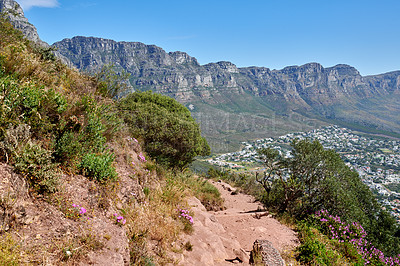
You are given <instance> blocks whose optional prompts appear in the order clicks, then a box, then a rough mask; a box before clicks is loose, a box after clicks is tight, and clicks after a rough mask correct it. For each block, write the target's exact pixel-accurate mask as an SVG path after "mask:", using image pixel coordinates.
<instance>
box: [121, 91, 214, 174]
mask: <svg viewBox="0 0 400 266" xmlns="http://www.w3.org/2000/svg"><path fill="white" fill-rule="evenodd" d="M118 107H119V110H120V114H121V116H122V118H123V119H124V121H125V122H126V123H127V124H128V126H129V128H130V130H131V133H132V135H133V136H135V137H140V138H142V139H143V140H144V147H145V150H146V152H147V153H148V154H149V155H150V156H151V157H152V158H155V159H156V160H157V161H158V162H159V163H162V164H164V165H167V166H170V167H177V168H184V167H186V166H187V165H188V164H189V163H191V162H192V161H193V160H194V158H195V157H196V156H205V155H209V154H210V147H209V146H208V144H207V141H206V139H205V138H203V137H202V136H201V132H200V127H199V125H198V124H197V123H196V121H195V120H194V119H193V118H192V116H191V114H190V111H189V110H188V109H187V108H186V107H185V106H183V105H181V104H180V103H178V102H177V101H176V100H174V99H172V98H170V97H167V96H162V95H160V94H156V93H152V92H134V93H132V94H130V95H128V96H127V97H126V98H123V99H121V100H120V102H119V103H118Z"/></svg>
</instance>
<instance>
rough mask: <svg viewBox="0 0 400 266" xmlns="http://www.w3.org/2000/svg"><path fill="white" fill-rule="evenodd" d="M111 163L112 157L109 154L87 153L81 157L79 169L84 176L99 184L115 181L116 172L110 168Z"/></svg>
mask: <svg viewBox="0 0 400 266" xmlns="http://www.w3.org/2000/svg"><path fill="white" fill-rule="evenodd" d="M113 161H114V155H113V154H111V153H105V154H100V155H98V154H95V153H88V154H86V155H84V156H83V159H82V162H81V164H80V165H79V168H80V169H81V171H82V173H83V174H84V175H85V176H88V177H92V178H95V179H96V180H98V181H100V182H106V181H108V180H116V178H117V172H116V171H115V168H114V167H112V163H113Z"/></svg>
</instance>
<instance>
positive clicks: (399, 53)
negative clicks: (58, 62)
mask: <svg viewBox="0 0 400 266" xmlns="http://www.w3.org/2000/svg"><path fill="white" fill-rule="evenodd" d="M17 2H19V3H20V4H21V5H22V6H23V8H24V11H25V16H26V17H27V18H28V19H29V21H30V22H31V23H33V24H34V25H35V26H36V27H37V28H38V32H39V35H40V37H41V38H42V39H43V40H44V41H46V42H48V43H49V44H52V43H54V42H56V41H59V40H62V39H64V38H72V37H73V36H77V35H81V36H95V37H102V38H109V39H114V40H117V41H137V42H143V43H145V44H155V45H157V46H160V47H161V48H163V49H164V50H166V51H167V52H171V51H183V52H187V53H188V54H189V55H191V56H194V57H196V58H197V60H198V61H199V63H200V64H207V63H210V62H217V61H231V62H232V63H234V64H236V65H237V66H239V67H245V66H265V67H268V68H271V69H281V68H283V67H285V66H290V65H302V64H305V63H309V62H318V63H321V64H322V65H323V66H324V67H330V66H333V65H336V64H342V63H343V64H349V65H352V66H354V67H356V68H357V69H358V70H359V71H360V73H361V74H362V75H370V74H380V73H384V72H389V71H394V70H400V16H399V14H400V1H399V0H379V1H378V0H375V1H371V0H362V1H359V0H334V1H333V0H331V1H328V0H247V1H237V0H229V1H228V0H213V1H209V0H202V1H194V0H168V1H167V0H155V1H146V0H141V1H137V0H127V1H120V0H113V1H105V0H98V1H92V0H17Z"/></svg>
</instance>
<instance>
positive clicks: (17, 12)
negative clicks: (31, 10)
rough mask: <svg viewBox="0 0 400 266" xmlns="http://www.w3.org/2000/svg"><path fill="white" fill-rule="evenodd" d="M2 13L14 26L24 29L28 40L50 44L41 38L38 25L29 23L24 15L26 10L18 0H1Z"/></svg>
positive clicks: (45, 44) (0, 10) (43, 44)
mask: <svg viewBox="0 0 400 266" xmlns="http://www.w3.org/2000/svg"><path fill="white" fill-rule="evenodd" d="M0 13H3V14H4V15H5V17H6V18H7V19H8V20H9V21H10V22H11V24H12V25H13V26H14V28H16V29H18V30H20V31H22V33H23V34H24V35H25V37H26V38H27V39H28V40H30V41H33V42H35V43H38V44H39V45H41V46H45V47H48V46H49V45H48V44H47V43H45V42H43V41H42V40H41V39H40V38H39V34H38V33H37V29H36V27H35V26H34V25H32V24H31V23H29V21H28V19H27V18H26V17H25V15H24V11H23V10H22V8H21V6H20V5H19V4H18V3H17V2H15V1H14V0H0Z"/></svg>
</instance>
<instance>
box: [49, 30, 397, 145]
mask: <svg viewBox="0 0 400 266" xmlns="http://www.w3.org/2000/svg"><path fill="white" fill-rule="evenodd" d="M53 46H54V47H56V48H57V49H58V52H59V53H60V54H61V55H63V56H65V57H67V58H68V59H69V60H70V61H71V62H72V64H73V65H75V66H76V67H77V68H78V69H81V70H84V71H89V72H92V71H96V70H98V69H100V68H101V67H102V66H103V65H107V64H114V65H115V66H116V68H117V69H123V70H125V71H127V72H128V73H130V74H131V78H130V83H131V85H132V87H133V88H134V89H135V90H153V91H155V92H158V93H161V94H164V95H168V96H171V97H173V98H175V99H177V100H178V101H180V102H182V103H184V104H186V106H188V107H189V109H191V110H192V113H193V115H194V116H195V117H196V118H197V119H198V120H199V121H200V122H201V123H202V127H203V128H202V130H203V131H204V132H205V133H206V135H207V136H208V137H209V139H210V136H216V135H222V136H223V138H224V139H229V138H230V137H232V134H233V135H235V136H236V137H238V136H239V135H241V136H244V135H246V134H248V133H249V132H252V133H254V132H259V133H260V134H256V135H254V134H251V136H250V135H247V137H258V135H261V134H264V136H265V134H266V131H268V132H269V133H267V134H270V133H271V128H273V129H274V130H275V131H276V134H279V133H282V132H287V131H293V130H294V131H297V130H299V129H304V130H306V129H308V128H312V127H315V126H318V125H320V124H321V123H323V121H325V122H328V123H332V122H334V123H339V124H340V123H341V122H343V123H345V124H346V126H349V125H350V126H351V125H353V124H354V125H356V127H357V128H363V129H364V130H366V131H369V129H373V130H385V131H392V132H397V133H400V118H399V117H400V116H398V115H396V114H399V113H400V108H399V105H398V104H397V103H398V102H399V101H400V71H396V72H391V73H386V74H381V75H375V76H366V77H363V76H361V75H360V73H359V72H358V71H357V70H356V69H355V68H354V67H351V66H349V65H344V64H340V65H336V66H333V67H328V68H324V67H323V66H322V65H320V64H318V63H309V64H305V65H302V66H289V67H286V68H284V69H281V70H271V69H269V68H265V67H245V68H238V67H236V66H235V65H234V64H232V63H230V62H225V61H224V62H217V63H210V64H206V65H200V64H199V63H198V62H197V60H196V58H194V57H191V56H189V55H188V54H187V53H184V52H169V53H167V52H165V51H164V50H163V49H162V48H160V47H157V46H155V45H146V44H143V43H140V42H116V41H113V40H108V39H102V38H94V37H74V38H72V39H64V40H62V41H60V42H57V43H55V44H53ZM294 114H295V115H294ZM250 116H251V117H250ZM244 117H245V118H244ZM221 120H222V122H221ZM240 120H243V121H242V122H237V121H240ZM249 121H250V122H249ZM310 121H311V122H310ZM260 124H261V126H259V125H260ZM305 125H308V126H309V127H308V126H305ZM277 127H278V128H279V129H277ZM228 135H230V136H228ZM236 137H234V138H235V139H236ZM239 139H243V138H240V137H239V138H238V140H239ZM219 141H221V140H219ZM212 142H213V141H211V143H212Z"/></svg>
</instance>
